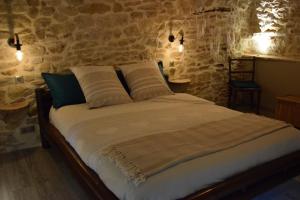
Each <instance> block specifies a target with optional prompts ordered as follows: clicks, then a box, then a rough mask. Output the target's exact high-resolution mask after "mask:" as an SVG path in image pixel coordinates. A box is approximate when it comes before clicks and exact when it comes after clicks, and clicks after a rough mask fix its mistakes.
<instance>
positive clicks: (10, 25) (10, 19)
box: [4, 0, 14, 37]
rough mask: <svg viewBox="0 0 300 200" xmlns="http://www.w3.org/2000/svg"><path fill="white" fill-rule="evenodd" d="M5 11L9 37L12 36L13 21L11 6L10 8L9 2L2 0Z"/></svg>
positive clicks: (9, 0) (8, 0)
mask: <svg viewBox="0 0 300 200" xmlns="http://www.w3.org/2000/svg"><path fill="white" fill-rule="evenodd" d="M4 2H5V5H6V10H7V25H8V30H9V35H10V37H13V36H14V20H13V15H12V6H11V2H12V1H11V0H4Z"/></svg>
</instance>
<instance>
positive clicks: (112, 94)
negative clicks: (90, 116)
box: [71, 66, 132, 108]
mask: <svg viewBox="0 0 300 200" xmlns="http://www.w3.org/2000/svg"><path fill="white" fill-rule="evenodd" d="M71 70H72V72H73V73H74V74H75V76H76V78H77V80H78V82H79V84H80V87H81V89H82V91H83V94H84V96H85V99H86V102H87V104H88V106H89V107H90V108H97V107H102V106H109V105H116V104H124V103H131V102H132V99H131V98H130V97H129V95H128V94H127V92H126V91H125V89H124V87H123V86H122V84H121V82H120V80H119V78H118V76H117V74H116V72H115V70H114V68H113V67H112V66H86V67H73V68H71Z"/></svg>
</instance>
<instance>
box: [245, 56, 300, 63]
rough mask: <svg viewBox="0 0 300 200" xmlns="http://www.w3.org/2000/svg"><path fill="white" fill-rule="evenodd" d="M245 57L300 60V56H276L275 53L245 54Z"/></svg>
mask: <svg viewBox="0 0 300 200" xmlns="http://www.w3.org/2000/svg"><path fill="white" fill-rule="evenodd" d="M242 56H243V57H256V58H260V59H263V60H278V61H289V62H300V58H293V57H287V56H274V55H261V54H243V55H242Z"/></svg>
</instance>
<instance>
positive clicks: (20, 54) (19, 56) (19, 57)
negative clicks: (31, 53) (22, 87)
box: [16, 50, 23, 62]
mask: <svg viewBox="0 0 300 200" xmlns="http://www.w3.org/2000/svg"><path fill="white" fill-rule="evenodd" d="M16 57H17V60H18V61H20V62H21V61H22V60H23V52H22V51H21V50H17V52H16Z"/></svg>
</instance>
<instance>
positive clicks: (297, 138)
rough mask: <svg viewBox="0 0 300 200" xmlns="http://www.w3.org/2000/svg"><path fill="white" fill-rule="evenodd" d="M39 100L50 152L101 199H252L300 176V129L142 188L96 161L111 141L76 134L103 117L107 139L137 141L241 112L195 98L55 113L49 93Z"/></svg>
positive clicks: (180, 169)
mask: <svg viewBox="0 0 300 200" xmlns="http://www.w3.org/2000/svg"><path fill="white" fill-rule="evenodd" d="M36 97H37V105H38V115H39V124H40V132H41V140H42V145H43V147H45V148H48V147H49V146H50V144H54V145H56V146H57V147H58V148H59V149H60V150H61V151H62V153H63V154H64V155H65V157H66V159H67V161H68V163H70V166H71V168H72V169H73V170H74V171H75V174H76V175H77V176H78V178H79V179H80V180H81V182H82V183H83V185H85V186H87V188H88V189H89V190H90V191H92V194H93V195H94V196H95V197H96V198H97V199H132V200H134V199H226V198H227V199H234V198H236V199H247V198H252V197H253V196H255V195H257V194H259V193H261V192H263V191H265V190H267V189H269V188H270V187H272V186H274V185H277V184H279V183H281V182H283V181H285V180H287V179H289V178H291V177H293V176H296V175H298V174H299V171H300V152H299V150H300V131H299V130H297V129H295V128H293V127H286V128H282V129H280V130H278V131H275V132H274V133H272V134H268V135H264V136H263V137H259V138H257V139H255V140H251V141H248V142H245V143H243V144H240V145H237V146H235V147H233V148H229V149H225V150H222V151H218V152H216V153H213V154H210V155H208V156H202V157H199V158H196V159H191V160H188V161H186V162H183V163H181V164H178V165H176V166H174V167H171V168H168V169H167V170H164V171H162V172H160V173H158V174H156V175H154V176H151V177H150V178H148V179H147V181H146V182H144V183H143V184H141V185H138V186H136V185H134V184H133V183H131V182H129V181H128V180H127V179H126V177H124V175H123V174H122V173H121V171H120V169H119V168H118V167H116V166H115V165H114V164H113V163H112V162H110V161H109V160H105V159H101V160H100V159H99V158H98V157H95V155H96V154H95V152H96V151H97V148H96V147H97V145H100V146H101V145H105V139H104V138H103V140H101V141H97V139H94V134H86V135H85V136H80V137H78V136H76V134H73V135H72V134H70V133H73V132H76V131H75V130H80V129H83V127H85V125H84V124H85V123H86V122H89V121H93V120H94V121H95V120H98V121H99V119H101V120H100V121H99V123H96V125H95V127H94V129H91V130H97V134H98V135H101V134H102V136H101V137H103V134H104V135H105V134H115V133H118V132H120V131H123V132H126V133H127V134H129V135H130V134H131V135H133V137H135V135H136V134H138V133H146V132H157V131H162V132H164V131H169V130H170V129H174V130H177V129H185V128H188V127H190V126H192V125H193V124H195V123H203V124H205V123H208V122H211V121H214V120H223V119H226V118H230V117H238V116H239V115H241V113H240V112H236V111H232V110H229V109H227V108H224V107H220V106H217V105H214V104H213V103H212V102H209V101H206V100H204V99H200V98H197V97H194V96H191V95H188V94H175V95H170V96H162V97H158V98H154V99H151V100H147V101H142V102H138V103H130V104H125V105H116V106H109V107H105V108H100V109H92V110H89V109H87V107H86V105H85V104H79V105H72V106H66V107H63V108H61V109H58V110H54V109H53V108H52V102H51V96H50V94H49V91H47V90H45V89H37V90H36ZM74 113H76V116H74ZM176 122H177V123H176ZM178 122H180V123H178ZM93 126H94V125H93ZM84 130H90V129H83V130H82V131H84ZM87 132H88V131H87ZM74 135H75V136H74ZM99 137H100V136H99ZM98 139H99V138H98ZM87 141H89V142H87ZM93 141H97V142H93Z"/></svg>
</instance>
